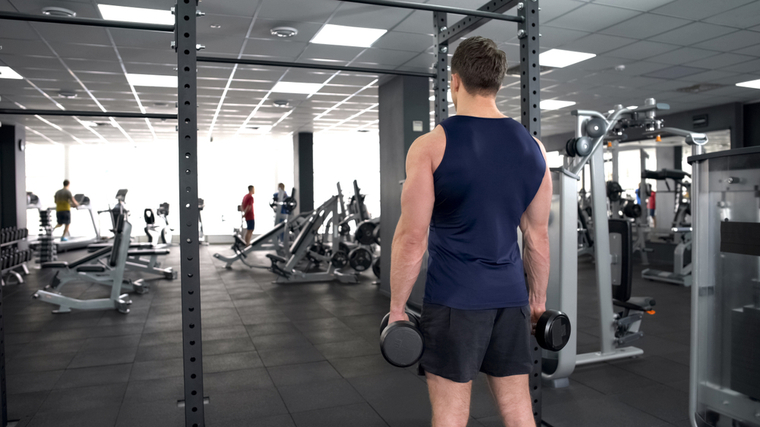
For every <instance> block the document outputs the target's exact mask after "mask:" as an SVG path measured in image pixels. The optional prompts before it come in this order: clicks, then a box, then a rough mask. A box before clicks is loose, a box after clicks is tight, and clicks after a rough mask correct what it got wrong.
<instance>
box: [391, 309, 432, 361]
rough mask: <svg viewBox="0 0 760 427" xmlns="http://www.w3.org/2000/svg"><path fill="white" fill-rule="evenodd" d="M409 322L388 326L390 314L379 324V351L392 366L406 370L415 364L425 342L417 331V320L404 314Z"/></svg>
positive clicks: (403, 321)
mask: <svg viewBox="0 0 760 427" xmlns="http://www.w3.org/2000/svg"><path fill="white" fill-rule="evenodd" d="M406 313H407V316H409V319H410V320H409V321H406V320H402V321H398V322H393V323H392V324H390V325H388V319H389V317H390V313H388V314H386V315H385V317H384V318H383V321H382V322H381V324H380V326H381V331H382V333H381V334H380V351H381V352H382V354H383V357H384V358H385V360H387V361H388V363H390V364H391V365H393V366H397V367H399V368H406V367H409V366H412V365H414V364H415V363H417V362H418V361H419V360H420V358H421V357H422V353H423V352H424V351H425V341H424V339H423V338H422V333H421V332H420V330H419V319H418V318H417V316H415V315H414V314H413V313H410V312H408V311H407V312H406Z"/></svg>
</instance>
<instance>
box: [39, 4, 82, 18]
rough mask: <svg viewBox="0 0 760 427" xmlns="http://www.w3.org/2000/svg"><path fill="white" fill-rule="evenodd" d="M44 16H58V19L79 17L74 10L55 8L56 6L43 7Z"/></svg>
mask: <svg viewBox="0 0 760 427" xmlns="http://www.w3.org/2000/svg"><path fill="white" fill-rule="evenodd" d="M42 14H43V15H49V16H58V17H63V18H73V17H75V16H77V13H76V12H74V11H73V10H69V9H64V8H62V7H55V6H49V7H43V8H42Z"/></svg>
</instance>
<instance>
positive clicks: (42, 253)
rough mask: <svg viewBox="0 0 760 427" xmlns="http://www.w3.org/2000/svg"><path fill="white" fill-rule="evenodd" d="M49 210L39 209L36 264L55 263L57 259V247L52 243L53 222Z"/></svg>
mask: <svg viewBox="0 0 760 427" xmlns="http://www.w3.org/2000/svg"><path fill="white" fill-rule="evenodd" d="M52 213H53V212H52V211H51V210H50V209H46V210H42V209H40V232H39V238H38V240H39V244H38V245H37V252H38V255H39V256H38V258H37V263H38V264H41V263H43V262H49V261H55V260H57V259H58V255H57V247H56V245H55V243H54V242H53V221H52Z"/></svg>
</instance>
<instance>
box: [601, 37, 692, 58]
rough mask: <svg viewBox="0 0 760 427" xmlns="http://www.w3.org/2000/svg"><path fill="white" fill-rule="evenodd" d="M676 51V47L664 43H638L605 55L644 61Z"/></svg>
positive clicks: (644, 41)
mask: <svg viewBox="0 0 760 427" xmlns="http://www.w3.org/2000/svg"><path fill="white" fill-rule="evenodd" d="M676 49H678V46H674V45H671V44H665V43H654V42H650V41H646V40H643V41H640V42H636V43H633V44H629V45H627V46H624V47H621V48H619V49H615V50H614V51H612V52H608V53H607V55H609V56H614V57H618V58H626V59H645V58H650V57H652V56H656V55H659V54H662V53H665V52H670V51H673V50H676Z"/></svg>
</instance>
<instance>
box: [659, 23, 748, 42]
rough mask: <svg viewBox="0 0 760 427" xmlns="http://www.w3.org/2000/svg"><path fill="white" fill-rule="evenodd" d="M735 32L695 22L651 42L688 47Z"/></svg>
mask: <svg viewBox="0 0 760 427" xmlns="http://www.w3.org/2000/svg"><path fill="white" fill-rule="evenodd" d="M734 31H735V30H734V29H733V28H729V27H723V26H720V25H711V24H705V23H702V22H694V23H691V24H688V25H684V26H683V27H680V28H677V29H675V30H673V31H668V32H667V33H663V34H660V35H657V36H654V37H652V38H651V39H650V40H652V41H656V42H663V43H671V44H678V45H683V46H688V45H692V44H695V43H699V42H701V41H705V40H709V39H712V38H716V37H720V36H723V35H726V34H728V33H732V32H734Z"/></svg>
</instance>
